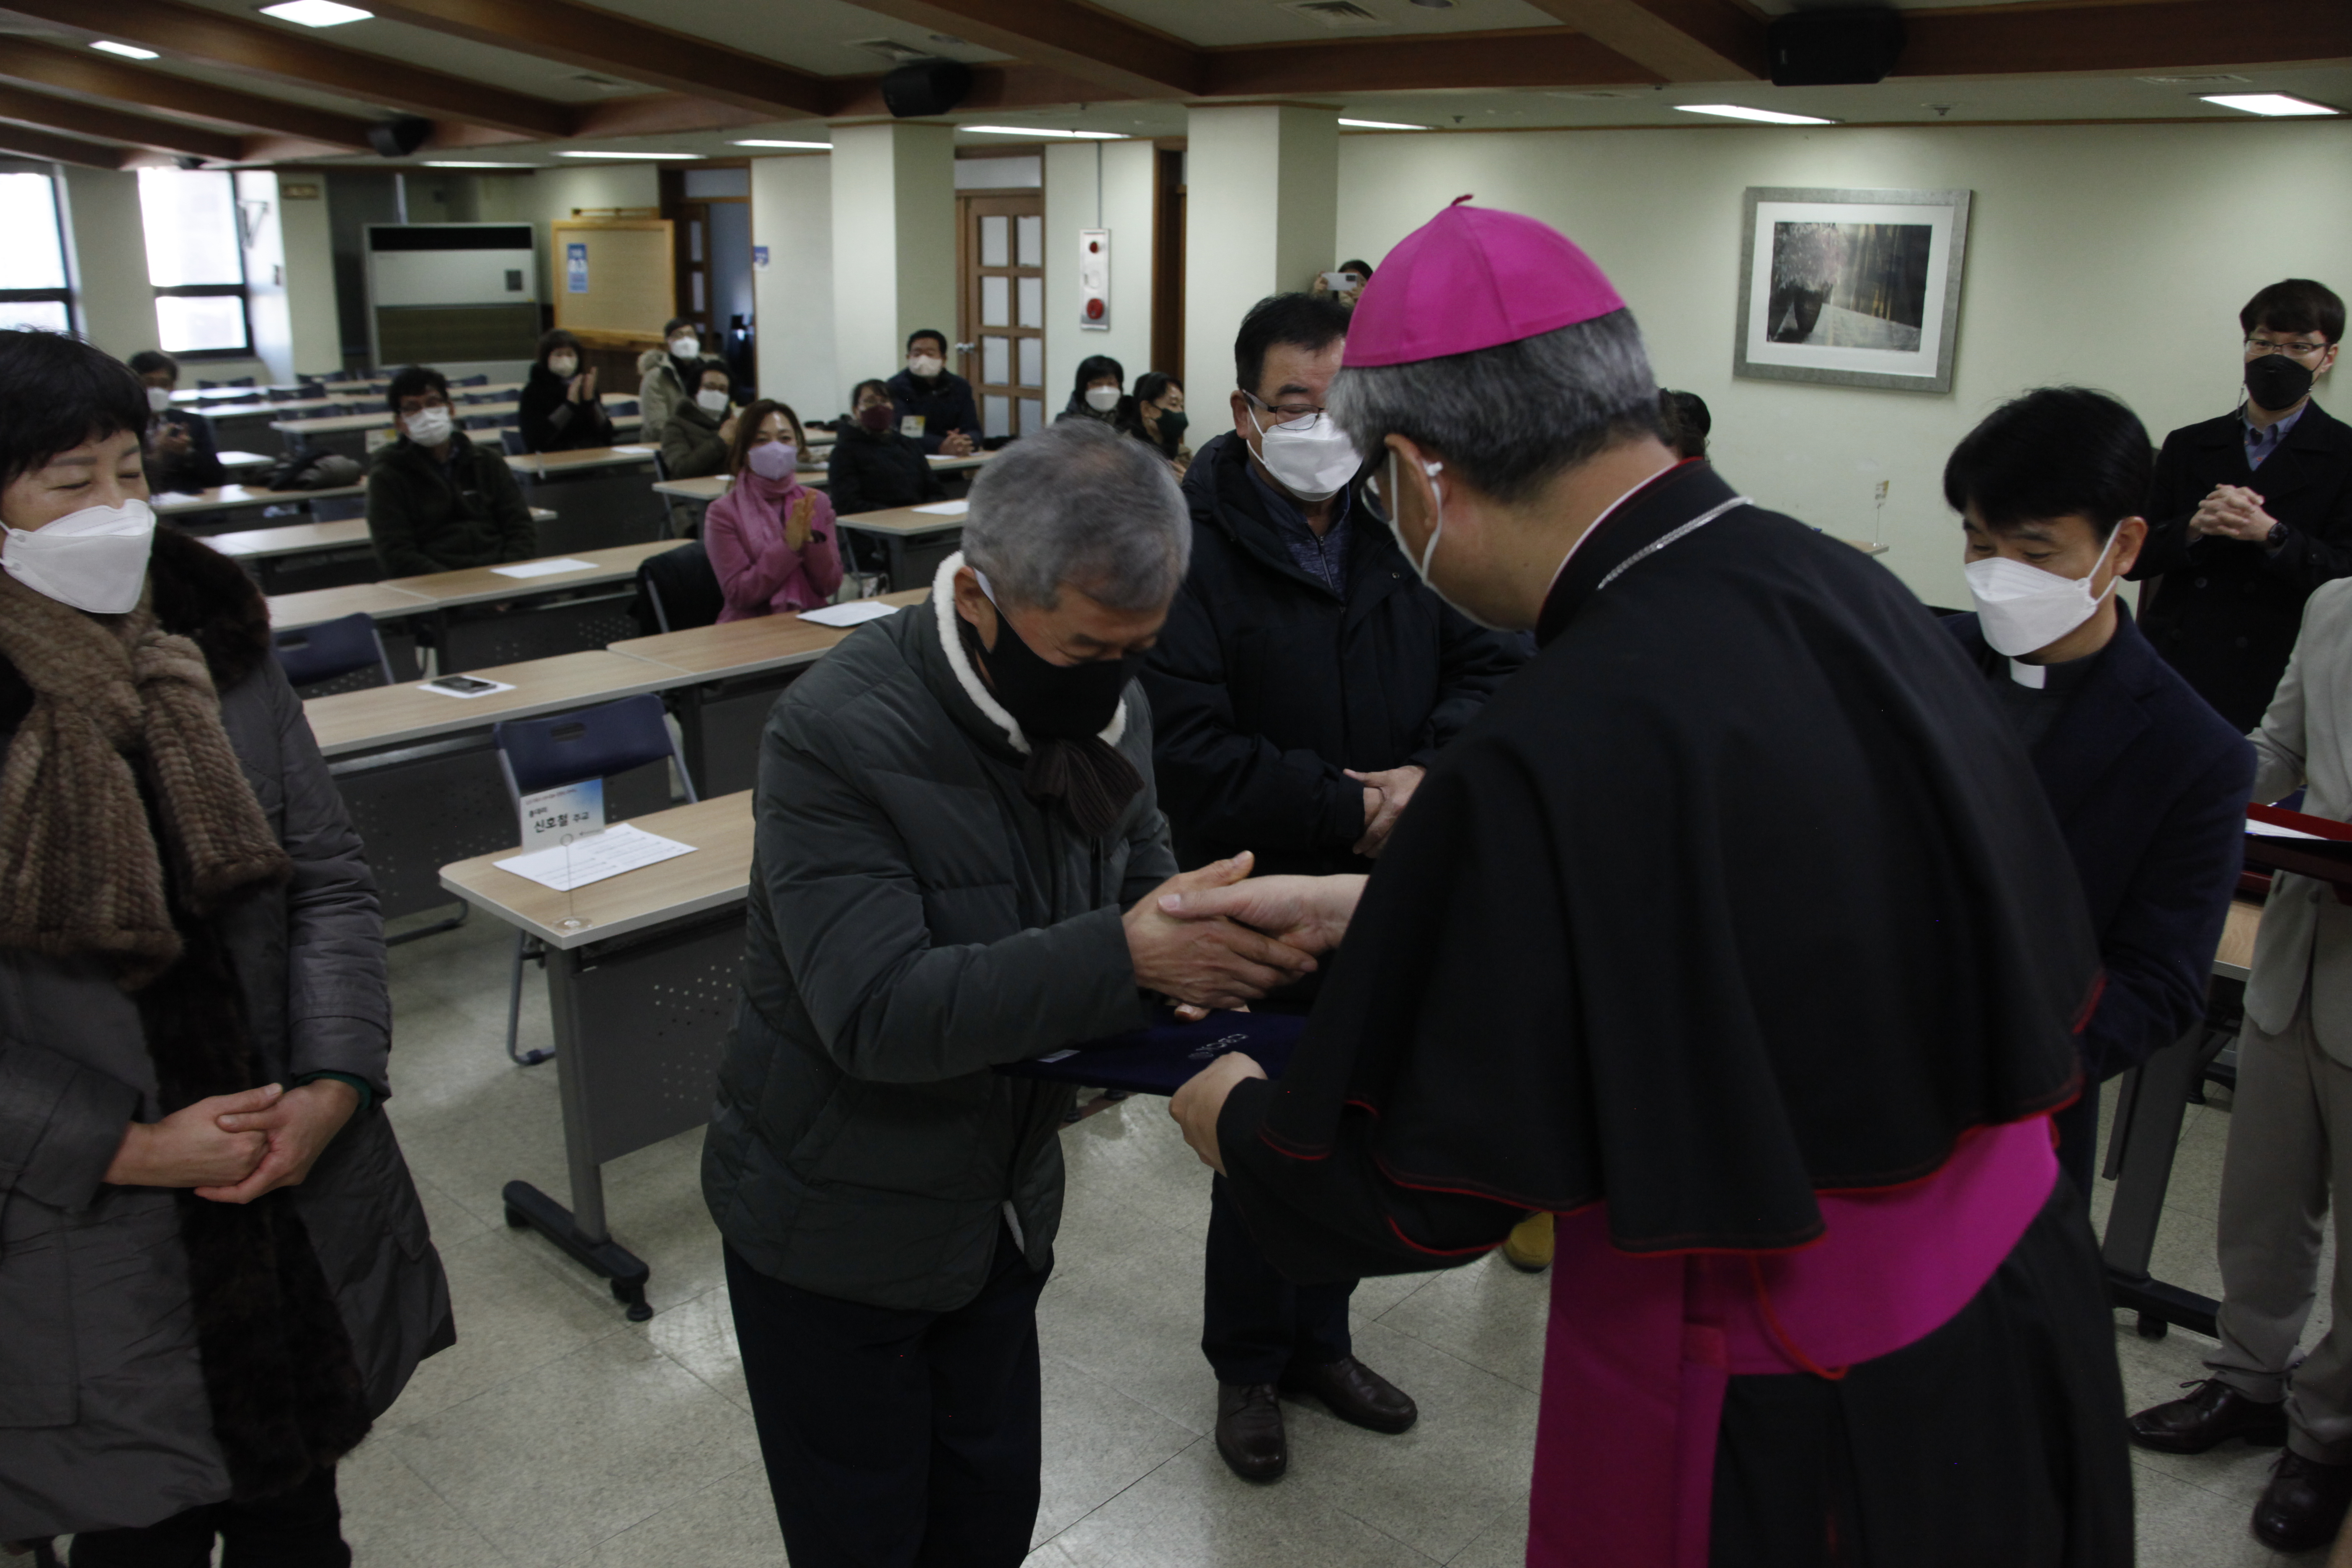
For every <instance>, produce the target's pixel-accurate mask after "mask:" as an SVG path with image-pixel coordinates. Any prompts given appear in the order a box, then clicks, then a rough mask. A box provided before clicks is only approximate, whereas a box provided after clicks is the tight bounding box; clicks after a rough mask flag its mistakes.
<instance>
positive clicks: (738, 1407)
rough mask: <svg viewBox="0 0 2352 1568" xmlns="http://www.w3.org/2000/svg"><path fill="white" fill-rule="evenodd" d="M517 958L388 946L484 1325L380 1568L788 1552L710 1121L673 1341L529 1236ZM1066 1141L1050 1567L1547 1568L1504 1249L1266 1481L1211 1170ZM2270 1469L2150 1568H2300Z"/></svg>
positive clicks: (671, 1156)
mask: <svg viewBox="0 0 2352 1568" xmlns="http://www.w3.org/2000/svg"><path fill="white" fill-rule="evenodd" d="M509 952H511V949H510V947H509V942H508V939H507V938H506V937H505V934H504V933H503V932H502V931H500V930H499V929H498V928H496V927H493V926H488V925H487V924H483V923H479V922H478V923H476V924H474V925H473V926H471V927H469V928H467V929H465V930H461V931H457V932H454V933H450V934H447V935H443V936H436V937H431V938H427V939H426V940H425V941H423V942H416V943H413V944H410V945H408V946H404V947H400V948H395V949H394V957H393V973H394V1002H395V1013H396V1017H397V1021H398V1040H397V1045H396V1047H395V1050H394V1073H393V1081H394V1089H395V1091H396V1098H395V1100H394V1102H393V1105H392V1115H393V1117H394V1120H395V1121H396V1122H397V1124H398V1126H399V1129H400V1134H401V1138H402V1140H403V1142H404V1145H405V1146H406V1149H407V1152H408V1158H409V1162H410V1164H411V1165H412V1167H413V1168H414V1169H415V1174H416V1178H417V1184H418V1186H419V1188H420V1189H421V1190H422V1191H423V1193H424V1194H425V1204H426V1206H427V1209H428V1211H429V1213H430V1214H431V1215H432V1219H433V1226H434V1234H435V1240H436V1242H437V1243H438V1245H439V1247H440V1249H441V1256H442V1258H444V1260H445V1261H446V1264H447V1267H448V1270H449V1277H450V1284H451V1289H452V1290H453V1291H454V1293H455V1296H456V1299H457V1327H458V1336H459V1338H458V1343H457V1348H455V1349H454V1350H451V1351H448V1352H445V1353H443V1354H442V1355H440V1356H437V1357H436V1358H435V1359H434V1360H432V1361H431V1362H428V1363H425V1366H424V1367H423V1368H422V1369H421V1370H420V1371H419V1372H418V1373H417V1375H416V1378H415V1381H414V1382H413V1383H412V1384H411V1385H410V1387H409V1389H408V1392H407V1394H405V1395H404V1397H403V1398H402V1400H401V1401H400V1403H399V1404H398V1405H396V1406H395V1407H394V1409H393V1410H392V1411H391V1413H390V1414H389V1415H387V1416H386V1417H385V1418H384V1420H383V1422H381V1423H380V1424H379V1425H378V1426H377V1429H376V1433H375V1435H374V1436H373V1437H371V1438H370V1439H369V1440H368V1442H367V1443H366V1444H365V1445H364V1446H363V1447H362V1448H361V1449H360V1450H359V1451H358V1452H357V1453H355V1454H354V1455H353V1456H352V1458H350V1459H349V1460H348V1461H347V1462H346V1463H345V1465H344V1468H343V1483H342V1492H343V1499H344V1505H345V1508H346V1510H347V1511H348V1515H349V1520H348V1525H347V1531H348V1534H349V1536H350V1538H351V1540H352V1543H353V1545H354V1546H355V1547H356V1549H357V1552H358V1558H359V1562H360V1563H361V1565H362V1568H496V1565H499V1564H509V1563H511V1564H517V1565H531V1568H558V1565H562V1564H573V1563H578V1564H593V1565H595V1568H606V1565H611V1568H622V1565H627V1568H637V1565H640V1564H645V1563H686V1564H693V1565H694V1568H732V1565H734V1564H739V1563H740V1564H751V1563H758V1564H768V1565H774V1564H780V1563H782V1561H783V1551H782V1544H781V1542H780V1541H779V1540H778V1537H777V1534H776V1527H775V1521H774V1516H773V1515H772V1513H771V1512H770V1511H769V1507H768V1499H767V1489H766V1486H765V1483H764V1480H763V1479H762V1476H761V1468H760V1464H759V1451H758V1447H757V1445H756V1443H755V1441H754V1439H753V1436H752V1429H751V1415H750V1414H749V1413H748V1408H747V1405H746V1402H745V1398H744V1390H743V1379H742V1370H741V1367H740V1363H738V1362H737V1360H736V1357H735V1352H734V1341H733V1336H732V1334H731V1332H730V1327H729V1321H728V1312H727V1292H726V1287H725V1285H724V1284H723V1283H722V1279H721V1273H720V1268H719V1246H718V1239H717V1236H716V1233H715V1232H714V1231H713V1230H712V1228H711V1226H710V1223H709V1218H708V1217H707V1215H705V1214H704V1212H703V1208H702V1201H701V1196H700V1193H699V1191H698V1184H697V1169H696V1166H697V1159H698V1152H699V1148H700V1140H701V1134H700V1133H699V1132H692V1133H688V1134H686V1135H683V1136H681V1137H679V1138H677V1139H674V1140H672V1141H670V1142H667V1143H665V1144H662V1145H660V1146H658V1147H656V1148H652V1149H647V1150H644V1151H642V1152H638V1153H636V1154H634V1155H631V1156H629V1157H628V1158H627V1159H625V1160H622V1161H620V1162H618V1163H616V1164H614V1165H613V1166H611V1167H608V1170H607V1182H606V1190H607V1193H608V1194H609V1201H610V1207H611V1217H612V1226H613V1229H614V1234H615V1236H616V1237H619V1238H620V1239H621V1240H622V1241H624V1242H625V1243H626V1244H627V1245H628V1246H630V1247H634V1248H635V1250H636V1251H637V1252H638V1253H639V1255H640V1256H642V1257H644V1258H646V1259H647V1261H648V1262H650V1263H651V1264H652V1266H653V1270H654V1275H653V1289H652V1296H653V1300H654V1302H655V1305H656V1307H657V1308H658V1309H659V1310H658V1311H657V1312H656V1315H655V1317H654V1318H653V1320H652V1321H650V1322H646V1323H642V1324H633V1323H629V1322H626V1321H624V1320H623V1318H622V1316H621V1313H620V1310H619V1309H618V1308H617V1307H616V1306H615V1305H614V1302H613V1301H612V1300H611V1298H610V1297H609V1296H608V1295H607V1294H606V1292H605V1290H604V1287H603V1285H602V1284H601V1283H600V1282H599V1281H597V1280H595V1279H592V1278H590V1277H589V1276H588V1275H587V1274H585V1273H584V1272H583V1271H582V1270H580V1269H578V1268H575V1267H573V1266H572V1264H571V1263H569V1262H568V1261H567V1260H565V1259H563V1258H561V1257H560V1256H559V1255H558V1254H557V1253H556V1252H555V1251H554V1250H553V1249H552V1248H551V1247H549V1246H548V1245H547V1244H546V1243H545V1242H544V1241H542V1240H541V1239H540V1238H539V1237H535V1236H533V1235H531V1234H530V1233H527V1232H520V1231H511V1230H509V1229H508V1228H506V1226H505V1225H504V1224H503V1223H502V1222H501V1218H500V1205H499V1187H500V1186H501V1185H502V1184H504V1183H505V1182H507V1181H509V1180H510V1179H513V1178H516V1177H522V1178H526V1179H529V1180H530V1181H533V1182H536V1183H538V1184H540V1185H541V1186H542V1187H544V1188H546V1189H547V1190H549V1191H550V1192H552V1193H556V1194H562V1192H563V1191H564V1177H563V1160H562V1136H561V1131H560V1126H559V1121H558V1116H557V1110H556V1098H555V1079H554V1068H552V1067H542V1068H532V1069H530V1070H527V1071H519V1070H517V1069H515V1068H511V1067H509V1066H508V1065H507V1062H506V1058H505V1057H504V1055H503V1053H502V1051H501V1050H500V1039H501V1037H502V1034H503V1031H504V1028H505V1023H506V964H507V959H508V955H509ZM529 995H530V1002H529V1004H528V1005H527V1007H526V1011H525V1014H524V1036H525V1044H526V1045H530V1044H539V1045H545V1044H547V1043H548V1039H547V1031H548V1024H547V1008H546V1003H545V996H544V986H543V984H542V983H541V981H540V980H539V977H538V975H537V973H536V972H534V973H532V975H531V978H530V991H529ZM2228 1126H2229V1118H2228V1113H2227V1111H2226V1110H2223V1109H2221V1108H2220V1107H2218V1106H2216V1107H2208V1108H2205V1109H2201V1110H2191V1112H2190V1114H2189V1122H2188V1126H2187V1129H2186V1131H2185V1132H2184V1134H2183V1138H2182V1150H2181V1161H2180V1167H2179V1173H2178V1174H2177V1175H2176V1177H2175V1179H2174V1183H2173V1188H2172V1200H2173V1208H2172V1211H2171V1213H2170V1215H2168V1222H2167V1225H2166V1227H2165V1230H2164V1233H2163V1237H2162V1240H2161V1245H2160V1247H2159V1250H2158V1273H2159V1274H2160V1275H2162V1276H2163V1277H2165V1278H2168V1279H2172V1280H2174V1281H2176V1282H2178V1283H2180V1284H2184V1285H2189V1286H2191V1287H2193V1288H2196V1289H2202V1290H2206V1291H2209V1292H2210V1291H2213V1290H2215V1289H2217V1286H2218V1281H2217V1279H2216V1278H2215V1275H2214V1268H2213V1262H2212V1245H2211V1237H2212V1223H2213V1204H2214V1194H2215V1190H2216V1187H2217V1184H2218V1181H2219V1176H2220V1161H2221V1144H2222V1140H2223V1138H2224V1137H2225V1136H2226V1133H2227V1131H2228ZM1065 1145H1066V1152H1067V1155H1068V1161H1069V1168H1070V1193H1069V1212H1068V1217H1067V1219H1066V1223H1065V1225H1064V1226H1063V1231H1062V1237H1061V1242H1060V1246H1059V1258H1060V1261H1059V1264H1058V1267H1057V1268H1056V1270H1055V1278H1054V1280H1053V1282H1052V1283H1051V1284H1050V1285H1049V1286H1048V1287H1047V1289H1046V1291H1045V1301H1044V1306H1043V1309H1042V1314H1041V1334H1042V1338H1043V1342H1044V1349H1045V1501H1044V1507H1043V1510H1042V1511H1041V1514H1040V1517H1039V1519H1038V1522H1037V1533H1036V1550H1035V1552H1034V1553H1033V1554H1032V1556H1031V1558H1030V1562H1031V1563H1033V1564H1035V1565H1038V1568H1081V1565H1083V1568H1109V1565H1111V1564H1118V1565H1120V1568H1129V1565H1133V1568H1145V1565H1153V1568H1157V1565H1167V1568H1175V1565H1178V1564H1186V1565H1190V1564H1212V1563H1214V1564H1229V1565H1255V1564H1265V1565H1268V1568H1273V1565H1276V1564H1279V1565H1280V1568H1318V1565H1321V1564H1331V1565H1334V1568H1337V1565H1343V1564H1344V1565H1347V1568H1388V1565H1391V1564H1394V1565H1396V1568H1407V1565H1413V1568H1418V1565H1422V1564H1427V1563H1453V1564H1457V1565H1459V1568H1507V1565H1511V1564H1516V1563H1519V1562H1520V1561H1521V1557H1522V1552H1523V1551H1524V1546H1525V1540H1526V1526H1525V1522H1524V1515H1525V1510H1526V1502H1527V1476H1528V1454H1529V1451H1530V1447H1531V1445H1532V1443H1533V1439H1534V1433H1535V1421H1536V1389H1537V1386H1538V1379H1539V1377H1540V1373H1541V1370H1542V1350H1541V1330H1542V1323H1543V1313H1544V1300H1545V1285H1544V1282H1543V1281H1542V1280H1540V1279H1528V1278H1526V1277H1524V1276H1522V1275H1519V1274H1517V1273H1515V1272H1513V1271H1512V1270H1511V1269H1509V1268H1507V1267H1505V1266H1504V1265H1503V1264H1502V1263H1501V1261H1500V1260H1499V1259H1491V1258H1490V1259H1488V1260H1486V1261H1485V1262H1482V1263H1479V1264H1476V1265H1474V1266H1473V1267H1470V1268H1464V1269H1460V1270H1456V1271H1453V1272H1448V1273H1442V1274H1431V1275H1418V1276H1412V1277H1407V1278H1402V1279H1375V1280H1368V1281H1366V1282H1365V1283H1364V1285H1363V1287H1362V1288H1361V1289H1359V1290H1358V1292H1357V1294H1356V1308H1357V1311H1356V1332H1357V1348H1358V1352H1359V1353H1360V1354H1361V1355H1362V1356H1363V1358H1364V1359H1365V1361H1367V1362H1368V1363H1370V1364H1371V1365H1372V1366H1374V1367H1376V1368H1378V1369H1379V1370H1380V1371H1381V1372H1382V1373H1386V1374H1387V1375H1389V1376H1390V1377H1391V1378H1393V1379H1394V1380H1395V1381H1396V1383H1397V1384H1399V1385H1401V1386H1402V1387H1403V1388H1405V1389H1406V1390H1408V1391H1409V1392H1410V1393H1412V1394H1413V1395H1414V1397H1415V1398H1417V1399H1418V1400H1419V1401H1420V1403H1421V1408H1422V1419H1421V1423H1420V1425H1419V1426H1416V1427H1415V1428H1414V1429H1413V1430H1412V1432H1410V1433H1408V1434H1406V1435H1405V1436H1401V1437H1382V1436H1374V1435H1372V1434H1370V1433H1367V1432H1363V1431H1360V1430H1358V1429H1357V1428H1355V1427H1352V1426H1345V1425H1342V1424H1340V1423H1339V1422H1337V1421H1334V1420H1332V1419H1331V1418H1329V1417H1328V1416H1327V1415H1324V1414H1323V1413H1322V1412H1321V1411H1320V1410H1319V1408H1309V1407H1303V1406H1299V1405H1288V1406H1286V1413H1287V1419H1288V1421H1289V1423H1290V1430H1291V1447H1292V1468H1291V1473H1290V1475H1289V1476H1288V1477H1287V1478H1286V1479H1284V1480H1283V1481H1281V1482H1280V1483H1279V1484H1277V1485H1275V1486H1273V1487H1267V1488H1259V1487H1253V1486H1250V1485H1248V1484H1247V1483H1244V1482H1243V1481H1239V1480H1236V1479H1234V1478H1233V1477H1232V1476H1231V1475H1230V1474H1228V1473H1227V1472H1226V1470H1225V1468H1224V1467H1223V1464H1222V1463H1221V1462H1220V1461H1219V1460H1218V1458H1217V1456H1216V1452H1215V1449H1214V1448H1213V1446H1212V1444H1211V1442H1210V1439H1209V1436H1208V1434H1209V1429H1210V1426H1211V1424H1212V1422H1213V1418H1214V1413H1215V1393H1214V1385H1213V1382H1212V1381H1211V1378H1210V1375H1209V1373H1208V1369H1207V1367H1206V1365H1205V1363H1202V1360H1201V1355H1200V1352H1199V1350H1198V1348H1197V1341H1198V1339H1199V1333H1200V1315H1199V1298H1200V1287H1199V1280H1200V1269H1201V1250H1202V1237H1203V1235H1204V1234H1205V1229H1206V1226H1207V1223H1208V1178H1207V1173H1206V1172H1204V1171H1203V1170H1202V1168H1201V1167H1200V1165H1199V1164H1198V1163H1196V1162H1195V1161H1194V1160H1193V1158H1192V1154H1191V1152H1189V1151H1188V1150H1186V1149H1185V1148H1184V1146H1183V1144H1182V1142H1181V1140H1180V1139H1179V1138H1178V1137H1177V1136H1176V1133H1175V1130H1174V1128H1173V1126H1172V1125H1171V1123H1170V1121H1168V1119H1167V1116H1166V1107H1165V1103H1164V1102H1163V1101H1160V1100H1131V1101H1129V1102H1128V1103H1126V1104H1124V1105H1122V1106H1120V1107H1118V1108H1117V1109H1114V1110H1108V1111H1105V1112H1103V1113H1101V1114H1099V1115H1096V1116H1093V1117H1090V1118H1088V1119H1087V1120H1086V1121H1083V1122H1081V1123H1080V1124H1079V1125H1078V1126H1076V1128H1073V1129H1072V1130H1070V1131H1068V1132H1067V1133H1066V1134H1065ZM2099 1207H2100V1210H2101V1212H2102V1214H2104V1209H2105V1203H2104V1199H2103V1200H2102V1202H2101V1204H2100V1205H2099ZM2322 1277H2323V1278H2325V1277H2326V1276H2325V1273H2323V1276H2322ZM2316 1329H2317V1325H2315V1331H2316ZM2201 1343H2202V1342H2200V1341H2198V1340H2197V1339H2195V1338H2194V1337H2193V1336H2190V1335H2188V1334H2185V1333H2182V1332H2180V1331H2174V1332H2173V1333H2172V1334H2171V1335H2170V1336H2169V1337H2168V1338H2167V1339H2164V1340H2162V1341H2153V1342H2152V1341H2144V1340H2141V1339H2139V1338H2137V1336H2136V1335H2135V1334H2134V1333H2133V1332H2132V1331H2131V1329H2130V1326H2129V1325H2128V1323H2127V1322H2126V1323H2119V1324H2118V1327H2117V1331H2116V1345H2117V1349H2118V1351H2119V1352H2120V1354H2121V1356H2122V1359H2123V1367H2124V1380H2125V1385H2126V1390H2127V1392H2128V1394H2129V1395H2130V1397H2131V1399H2132V1400H2133V1402H2134V1404H2135V1406H2137V1405H2142V1404H2147V1403H2153V1402H2154V1401H2156V1400H2158V1399H2160V1398H2164V1397H2167V1396H2168V1395H2169V1394H2170V1393H2171V1391H2172V1389H2173V1385H2174V1384H2177V1383H2179V1382H2180V1381H2182V1380H2184V1379H2187V1378H2191V1377H2195V1376H2197V1375H2198V1374H2199V1362H2198V1357H2199V1354H2200V1344H2201ZM2270 1458H2271V1456H2270V1455H2269V1454H2268V1453H2266V1452H2250V1451H2248V1450H2246V1449H2244V1448H2243V1447H2238V1446H2235V1445H2232V1446H2231V1447H2229V1448H2227V1449H2225V1450H2223V1451H2221V1452H2219V1453H2216V1454H2213V1455H2210V1456H2206V1457H2203V1458H2164V1457H2161V1456H2155V1455H2141V1456H2137V1466H2136V1469H2135V1475H2136V1478H2137V1483H2138V1496H2139V1520H2140V1561H2141V1562H2142V1563H2146V1564H2149V1565H2151V1568H2168V1565H2171V1564H2180V1565H2182V1568H2187V1565H2189V1564H2196V1565H2198V1568H2217V1565H2218V1568H2229V1565H2242V1564H2252V1563H2264V1562H2270V1561H2273V1560H2274V1558H2273V1553H2271V1552H2265V1551H2263V1549H2262V1548H2261V1547H2260V1546H2259V1545H2257V1544H2256V1543H2255V1542H2253V1541H2252V1538H2251V1537H2250V1536H2248V1535H2247V1533H2246V1516H2247V1513H2248V1510H2250V1509H2251V1508H2252V1503H2253V1500H2254V1498H2255V1496H2256V1494H2257V1493H2258V1492H2259V1491H2260V1490H2261V1489H2262V1486H2263V1481H2264V1479H2265V1478H2266V1477H2267V1475H2268V1471H2269V1466H2270ZM2278 1561H2284V1560H2283V1559H2280V1560H2278ZM2302 1561H2304V1562H2306V1563H2311V1564H2312V1565H2313V1568H2317V1564H2318V1563H2320V1561H2322V1559H2321V1558H2320V1556H2319V1554H2314V1555H2313V1557H2311V1558H2308V1559H2304V1560H2302Z"/></svg>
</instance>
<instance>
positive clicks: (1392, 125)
mask: <svg viewBox="0 0 2352 1568" xmlns="http://www.w3.org/2000/svg"><path fill="white" fill-rule="evenodd" d="M1339 123H1340V124H1342V125H1349V126H1353V127H1354V128H1355V129H1357V130H1359V131H1426V130H1428V129H1429V127H1428V126H1426V125H1400V124H1398V123H1397V122H1396V121H1393V120H1342V121H1339Z"/></svg>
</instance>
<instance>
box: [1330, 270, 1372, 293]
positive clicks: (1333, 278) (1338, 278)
mask: <svg viewBox="0 0 2352 1568" xmlns="http://www.w3.org/2000/svg"><path fill="white" fill-rule="evenodd" d="M1363 286H1364V279H1363V278H1362V276H1361V275H1360V274H1358V273H1354V272H1326V273H1325V274H1323V287H1325V288H1326V289H1329V290H1331V292H1333V293H1334V294H1345V293H1346V292H1347V291H1348V290H1349V289H1360V288H1362V287H1363Z"/></svg>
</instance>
